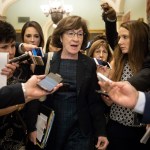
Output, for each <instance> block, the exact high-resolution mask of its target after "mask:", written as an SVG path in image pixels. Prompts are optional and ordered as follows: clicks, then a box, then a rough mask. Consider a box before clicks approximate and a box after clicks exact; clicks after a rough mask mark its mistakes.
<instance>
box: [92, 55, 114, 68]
mask: <svg viewBox="0 0 150 150" xmlns="http://www.w3.org/2000/svg"><path fill="white" fill-rule="evenodd" d="M94 61H95V63H96V65H98V66H107V68H109V69H112V68H111V66H110V64H109V62H107V61H103V60H100V59H97V58H94Z"/></svg>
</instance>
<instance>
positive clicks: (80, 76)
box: [77, 53, 86, 91]
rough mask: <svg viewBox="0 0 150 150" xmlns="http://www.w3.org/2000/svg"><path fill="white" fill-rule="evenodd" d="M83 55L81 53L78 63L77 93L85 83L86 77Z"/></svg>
mask: <svg viewBox="0 0 150 150" xmlns="http://www.w3.org/2000/svg"><path fill="white" fill-rule="evenodd" d="M82 55H83V54H81V53H79V56H78V62H77V91H79V90H80V87H81V85H82V83H83V81H84V77H85V72H86V71H85V69H86V67H85V63H86V61H85V58H84V57H83V56H82Z"/></svg>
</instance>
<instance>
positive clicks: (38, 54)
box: [31, 47, 44, 66]
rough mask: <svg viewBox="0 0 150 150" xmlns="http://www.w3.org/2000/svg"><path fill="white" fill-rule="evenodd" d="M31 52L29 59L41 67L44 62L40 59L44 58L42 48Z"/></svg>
mask: <svg viewBox="0 0 150 150" xmlns="http://www.w3.org/2000/svg"><path fill="white" fill-rule="evenodd" d="M31 52H32V56H31V59H32V61H33V63H34V64H36V65H41V66H43V65H44V62H43V60H42V57H44V53H43V50H42V47H38V48H34V49H32V51H31Z"/></svg>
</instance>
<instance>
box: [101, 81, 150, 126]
mask: <svg viewBox="0 0 150 150" xmlns="http://www.w3.org/2000/svg"><path fill="white" fill-rule="evenodd" d="M99 84H100V86H101V87H102V88H103V89H104V90H105V91H107V93H108V95H109V97H110V98H111V100H112V101H113V102H114V103H116V104H118V105H120V106H123V107H126V108H130V109H133V111H134V112H137V113H139V114H141V115H142V116H141V119H142V120H141V121H142V122H143V123H146V124H148V123H150V93H144V92H140V91H137V90H136V89H135V88H134V87H133V86H132V85H131V84H130V83H129V82H111V83H110V82H99Z"/></svg>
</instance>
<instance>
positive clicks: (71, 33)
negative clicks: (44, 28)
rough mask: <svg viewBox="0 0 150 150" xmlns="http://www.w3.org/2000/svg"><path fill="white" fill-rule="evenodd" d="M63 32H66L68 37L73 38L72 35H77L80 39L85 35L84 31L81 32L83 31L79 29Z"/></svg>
mask: <svg viewBox="0 0 150 150" xmlns="http://www.w3.org/2000/svg"><path fill="white" fill-rule="evenodd" d="M65 33H66V34H67V36H68V37H69V38H73V37H75V35H77V37H78V38H80V39H81V38H83V36H84V35H85V33H83V31H79V32H74V31H67V32H65Z"/></svg>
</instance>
